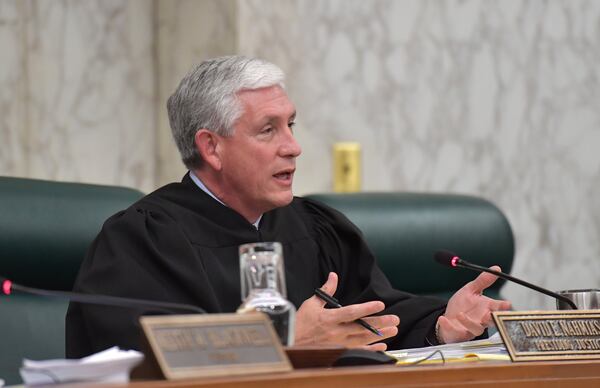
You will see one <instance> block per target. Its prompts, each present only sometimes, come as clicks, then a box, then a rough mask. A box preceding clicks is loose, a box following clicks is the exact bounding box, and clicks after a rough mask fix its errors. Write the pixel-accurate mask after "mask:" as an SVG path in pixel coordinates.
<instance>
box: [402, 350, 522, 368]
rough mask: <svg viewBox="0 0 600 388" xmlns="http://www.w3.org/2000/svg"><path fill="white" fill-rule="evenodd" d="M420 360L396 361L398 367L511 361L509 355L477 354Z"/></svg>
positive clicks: (406, 359)
mask: <svg viewBox="0 0 600 388" xmlns="http://www.w3.org/2000/svg"><path fill="white" fill-rule="evenodd" d="M420 360H423V358H422V357H419V358H412V357H410V358H408V357H407V358H402V359H399V360H398V361H396V365H400V366H409V365H432V364H444V363H455V362H473V361H510V356H509V355H508V354H477V353H467V354H465V355H464V356H462V357H448V358H445V359H444V360H442V359H441V358H435V359H428V360H423V361H421V362H419V361H420Z"/></svg>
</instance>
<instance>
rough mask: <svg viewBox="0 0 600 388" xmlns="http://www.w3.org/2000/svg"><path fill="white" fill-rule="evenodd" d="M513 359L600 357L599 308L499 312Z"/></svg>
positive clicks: (498, 323) (499, 323) (497, 317)
mask: <svg viewBox="0 0 600 388" xmlns="http://www.w3.org/2000/svg"><path fill="white" fill-rule="evenodd" d="M492 316H493V317H494V321H495V322H496V327H498V331H499V332H500V336H501V337H502V340H503V341H504V344H505V345H506V349H507V350H508V353H509V354H510V358H511V359H512V360H513V361H537V360H580V359H600V311H599V310H568V311H564V310H561V311H497V312H494V313H493V314H492Z"/></svg>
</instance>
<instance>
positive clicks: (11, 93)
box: [0, 0, 27, 175]
mask: <svg viewBox="0 0 600 388" xmlns="http://www.w3.org/2000/svg"><path fill="white" fill-rule="evenodd" d="M23 11H24V7H23V3H22V2H19V1H17V0H7V1H3V2H0V52H1V53H3V54H2V61H1V62H2V63H1V64H0V144H2V145H1V146H0V175H1V174H7V175H24V174H25V173H26V171H27V158H26V155H25V150H24V147H25V135H26V121H27V120H26V118H27V114H26V104H25V71H24V63H23V62H24V59H25V55H24V53H25V48H24V47H23V44H22V41H23V34H24V30H25V23H24V22H23V19H22V18H21V17H20V16H19V15H21V14H22V13H23Z"/></svg>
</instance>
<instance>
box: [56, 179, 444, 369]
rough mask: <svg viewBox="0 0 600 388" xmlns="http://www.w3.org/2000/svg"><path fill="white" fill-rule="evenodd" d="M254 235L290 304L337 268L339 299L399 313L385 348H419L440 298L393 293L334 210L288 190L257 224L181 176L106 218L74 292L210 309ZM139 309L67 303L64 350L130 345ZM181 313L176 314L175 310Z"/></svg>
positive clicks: (78, 352)
mask: <svg viewBox="0 0 600 388" xmlns="http://www.w3.org/2000/svg"><path fill="white" fill-rule="evenodd" d="M258 241H279V242H280V243H281V244H282V246H283V256H284V263H285V276H286V283H287V292H288V295H287V297H288V299H289V300H290V301H291V302H292V303H293V304H294V305H295V306H296V307H297V308H298V307H300V305H301V304H302V302H303V301H304V300H306V299H308V298H310V297H311V296H312V295H313V290H314V289H315V288H316V287H321V286H322V285H323V283H324V282H325V281H326V279H327V274H328V273H329V272H331V271H334V272H336V273H337V274H338V275H339V285H338V289H337V291H336V293H335V297H336V298H337V299H338V300H339V301H340V303H341V304H343V305H347V304H353V303H361V302H366V301H371V300H381V301H383V302H384V303H385V305H386V310H385V311H384V313H393V314H397V315H398V316H399V317H400V326H399V328H398V329H399V333H398V335H397V336H396V337H395V338H392V339H389V340H387V341H386V342H387V343H388V348H392V349H393V348H406V347H419V346H425V345H427V343H426V340H425V338H426V336H430V335H431V333H432V331H433V330H432V329H433V326H434V324H435V322H436V319H437V317H438V316H439V315H441V314H442V313H443V311H444V308H445V304H444V302H443V301H440V300H439V299H435V298H429V297H420V296H415V295H412V294H408V293H405V292H401V291H398V290H395V289H393V288H392V286H391V285H390V283H389V281H388V280H387V278H386V277H385V275H384V274H383V273H382V271H381V270H380V269H379V267H378V266H377V264H376V262H375V258H374V257H373V254H372V253H371V251H370V250H369V248H368V247H367V245H366V243H365V241H364V240H363V238H362V236H361V232H360V231H359V230H358V229H357V228H356V226H354V225H353V224H352V223H351V222H350V221H349V220H348V219H347V218H346V217H345V216H344V215H342V214H341V213H340V212H338V211H336V210H334V209H332V208H330V207H327V206H325V205H324V204H321V203H319V202H316V201H312V200H309V199H304V198H300V197H295V198H294V200H293V201H292V203H291V204H290V205H288V206H285V207H281V208H277V209H275V210H272V211H270V212H268V213H265V214H264V215H263V217H262V219H261V222H260V225H259V228H258V230H257V229H256V228H255V227H254V226H253V225H252V224H250V223H249V222H248V221H247V220H246V219H244V218H243V217H242V216H241V215H239V214H238V213H236V212H235V211H234V210H232V209H230V208H228V207H226V206H223V205H222V204H220V203H219V202H217V201H215V200H214V199H213V198H211V197H210V196H209V195H207V194H206V193H205V192H204V191H202V190H201V189H200V188H199V187H198V186H196V185H195V184H194V182H193V181H192V180H191V178H190V177H189V175H188V174H186V175H185V177H184V178H183V180H182V182H181V183H171V184H169V185H166V186H164V187H162V188H159V189H158V190H156V191H155V192H153V193H151V194H149V195H147V196H146V197H144V198H142V199H141V200H140V201H138V202H137V203H135V204H133V205H132V206H131V207H129V208H128V209H127V210H124V211H121V212H119V213H117V214H115V215H114V216H112V217H111V218H109V219H108V220H107V221H106V222H105V224H104V226H103V228H102V230H101V232H100V234H99V235H98V237H97V238H96V239H95V240H94V242H93V243H92V245H91V246H90V248H89V250H88V253H87V255H86V258H85V259H84V261H83V263H82V266H81V269H80V272H79V275H78V276H77V280H76V282H75V286H74V291H77V292H84V293H89V294H103V295H115V296H122V297H130V298H140V299H149V300H157V301H167V302H175V303H185V304H191V305H196V306H200V307H202V308H204V309H205V310H206V311H208V312H210V313H229V312H234V311H235V310H236V309H237V308H238V307H239V305H240V304H241V295H240V273H239V256H238V247H239V245H240V244H244V243H248V242H258ZM143 313H148V311H143V310H142V309H139V310H138V309H132V308H122V307H109V306H97V305H82V304H78V303H71V305H70V306H69V310H68V313H67V317H66V354H67V357H71V358H74V357H83V356H86V355H89V354H91V353H94V352H97V351H100V350H103V349H106V348H108V347H110V346H114V345H118V346H120V347H121V348H123V349H139V346H140V345H139V343H140V336H141V335H142V334H141V329H140V327H139V323H138V317H139V315H140V314H143ZM179 313H180V312H179Z"/></svg>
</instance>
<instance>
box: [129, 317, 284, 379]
mask: <svg viewBox="0 0 600 388" xmlns="http://www.w3.org/2000/svg"><path fill="white" fill-rule="evenodd" d="M140 322H141V324H142V328H143V330H144V334H145V335H146V338H147V339H148V342H149V344H150V347H151V348H152V351H153V352H154V355H155V357H156V360H157V361H158V364H159V366H160V369H161V371H162V372H163V374H164V376H165V377H166V378H167V379H169V380H172V379H182V378H192V377H207V376H230V375H239V374H247V373H267V372H280V371H289V370H291V369H292V367H291V364H290V362H289V360H288V358H287V355H286V354H285V352H284V351H283V348H282V346H281V343H280V342H279V338H278V337H277V334H276V333H275V330H274V329H273V325H272V323H271V321H270V320H269V318H268V317H267V316H266V315H264V314H262V313H250V314H206V315H170V316H148V317H142V318H140Z"/></svg>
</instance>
